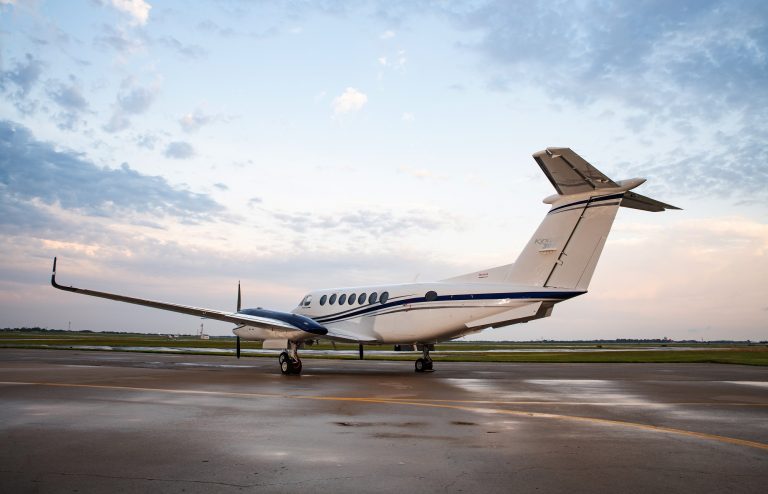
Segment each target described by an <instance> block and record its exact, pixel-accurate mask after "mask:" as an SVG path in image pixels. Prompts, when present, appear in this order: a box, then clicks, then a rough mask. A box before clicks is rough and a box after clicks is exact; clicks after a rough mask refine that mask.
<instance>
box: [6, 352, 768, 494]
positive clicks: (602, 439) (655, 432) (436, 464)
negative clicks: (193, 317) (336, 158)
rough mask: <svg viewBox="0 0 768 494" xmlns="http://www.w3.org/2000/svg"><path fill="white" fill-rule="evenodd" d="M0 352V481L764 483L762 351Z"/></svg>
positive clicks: (357, 487) (310, 485) (756, 487)
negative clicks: (402, 356) (721, 355)
mask: <svg viewBox="0 0 768 494" xmlns="http://www.w3.org/2000/svg"><path fill="white" fill-rule="evenodd" d="M435 369H436V372H434V373H430V374H415V373H414V372H413V364H412V363H411V362H387V361H349V360H346V361H342V360H327V359H305V360H304V374H303V375H301V376H282V375H280V373H279V371H278V368H277V359H276V358H275V359H271V358H244V359H240V360H236V359H234V358H231V357H224V356H208V355H205V356H199V355H160V354H141V353H121V352H83V351H58V350H16V349H3V350H0V492H79V493H83V492H86V493H87V492H105V491H109V492H147V491H160V492H187V493H189V492H241V491H246V492H247V491H258V492H297V491H306V492H317V491H321V490H322V491H328V492H393V493H394V492H398V493H400V492H417V491H418V492H533V491H535V492H629V493H632V492H651V491H663V492H713V493H714V492H718V493H720V492H755V493H757V492H761V493H762V492H765V486H766V485H768V368H765V367H750V366H735V365H716V364H516V363H509V364H507V363H504V364H502V363H448V362H436V363H435Z"/></svg>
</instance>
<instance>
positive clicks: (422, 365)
mask: <svg viewBox="0 0 768 494" xmlns="http://www.w3.org/2000/svg"><path fill="white" fill-rule="evenodd" d="M429 347H430V345H422V346H421V352H422V354H423V355H424V356H423V357H421V358H417V359H416V372H432V370H433V369H432V358H431V357H430V356H429Z"/></svg>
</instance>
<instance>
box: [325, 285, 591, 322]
mask: <svg viewBox="0 0 768 494" xmlns="http://www.w3.org/2000/svg"><path fill="white" fill-rule="evenodd" d="M584 293H587V292H573V291H571V292H511V293H469V294H458V295H439V296H438V297H437V298H436V299H434V300H431V301H430V302H445V301H462V300H499V299H505V298H511V299H549V300H567V299H569V298H573V297H575V296H577V295H582V294H584ZM423 302H427V299H426V297H413V298H408V299H404V300H398V301H397V302H388V303H386V304H373V305H369V306H365V307H361V308H360V310H357V311H354V312H345V313H343V314H342V313H336V314H331V315H328V316H323V317H318V318H317V320H318V321H319V322H322V323H323V324H327V323H330V322H335V321H339V320H342V319H347V318H351V317H359V316H362V315H365V314H367V313H369V312H374V311H378V310H381V309H387V308H390V307H397V306H399V305H408V304H418V303H423Z"/></svg>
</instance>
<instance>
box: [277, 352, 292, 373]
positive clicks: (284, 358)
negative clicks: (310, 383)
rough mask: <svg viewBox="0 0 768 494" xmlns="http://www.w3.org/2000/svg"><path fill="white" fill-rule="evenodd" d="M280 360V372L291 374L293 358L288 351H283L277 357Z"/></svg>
mask: <svg viewBox="0 0 768 494" xmlns="http://www.w3.org/2000/svg"><path fill="white" fill-rule="evenodd" d="M277 360H278V362H280V372H282V373H283V374H290V373H291V358H290V356H289V355H288V352H283V353H281V354H280V356H279V357H278V358H277Z"/></svg>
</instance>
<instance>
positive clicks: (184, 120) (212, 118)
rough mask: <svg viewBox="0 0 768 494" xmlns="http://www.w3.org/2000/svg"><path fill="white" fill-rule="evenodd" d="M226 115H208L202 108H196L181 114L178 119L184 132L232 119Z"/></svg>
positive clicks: (195, 130)
mask: <svg viewBox="0 0 768 494" xmlns="http://www.w3.org/2000/svg"><path fill="white" fill-rule="evenodd" d="M232 118H233V117H231V116H226V115H209V114H207V113H205V112H204V111H203V110H201V109H199V108H197V109H195V111H193V112H189V113H187V114H186V115H183V116H182V117H181V118H180V119H179V125H181V130H183V131H184V132H197V131H198V130H200V128H201V127H203V126H205V125H209V124H212V123H215V122H228V121H230V120H231V119H232Z"/></svg>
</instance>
